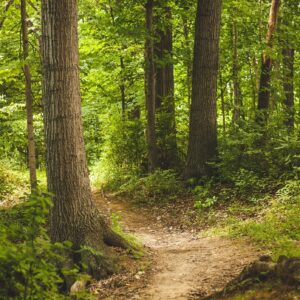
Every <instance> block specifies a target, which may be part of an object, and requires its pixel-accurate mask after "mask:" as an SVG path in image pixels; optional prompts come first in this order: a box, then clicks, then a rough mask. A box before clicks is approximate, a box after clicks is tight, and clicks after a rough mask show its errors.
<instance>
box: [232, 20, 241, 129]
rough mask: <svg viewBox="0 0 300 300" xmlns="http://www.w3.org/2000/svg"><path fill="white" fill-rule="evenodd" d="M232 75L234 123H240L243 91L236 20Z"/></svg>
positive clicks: (233, 32)
mask: <svg viewBox="0 0 300 300" xmlns="http://www.w3.org/2000/svg"><path fill="white" fill-rule="evenodd" d="M232 46H233V47H232V75H233V103H234V109H233V123H236V124H237V123H238V122H239V120H240V117H241V106H242V93H241V87H240V79H239V57H238V33H237V28H236V22H235V21H233V23H232Z"/></svg>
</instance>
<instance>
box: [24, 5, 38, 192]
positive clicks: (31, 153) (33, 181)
mask: <svg viewBox="0 0 300 300" xmlns="http://www.w3.org/2000/svg"><path fill="white" fill-rule="evenodd" d="M26 11H27V10H26V0H21V27H22V46H23V59H24V65H23V72H24V77H25V97H26V116H27V141H28V145H27V148H28V168H29V174H30V186H31V190H34V189H36V187H37V178H36V152H35V142H34V128H33V109H32V106H33V97H32V88H31V72H30V67H29V65H28V63H27V62H26V60H27V58H28V56H29V40H28V26H27V20H26V18H27V17H26V16H27V12H26Z"/></svg>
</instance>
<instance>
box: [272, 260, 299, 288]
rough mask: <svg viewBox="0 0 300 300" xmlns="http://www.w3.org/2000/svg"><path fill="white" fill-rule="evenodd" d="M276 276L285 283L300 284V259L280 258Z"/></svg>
mask: <svg viewBox="0 0 300 300" xmlns="http://www.w3.org/2000/svg"><path fill="white" fill-rule="evenodd" d="M275 271H276V275H277V276H278V277H279V278H280V279H281V280H282V281H283V282H285V283H287V284H291V285H299V284H300V257H291V258H288V257H286V256H280V257H279V259H278V262H277V265H276V269H275Z"/></svg>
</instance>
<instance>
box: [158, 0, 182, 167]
mask: <svg viewBox="0 0 300 300" xmlns="http://www.w3.org/2000/svg"><path fill="white" fill-rule="evenodd" d="M166 2H167V1H164V0H160V1H155V2H154V3H155V4H156V7H155V8H156V10H155V12H156V13H155V17H154V20H155V24H154V27H155V29H154V40H155V43H154V60H155V80H156V84H155V87H156V89H155V90H156V93H155V99H156V101H155V105H156V116H157V125H156V128H157V145H158V158H159V165H160V167H161V168H163V169H168V168H174V167H176V165H177V163H178V155H177V142H176V124H175V123H176V122H175V99H174V66H173V53H172V51H173V32H172V11H171V7H170V6H169V5H168V3H166Z"/></svg>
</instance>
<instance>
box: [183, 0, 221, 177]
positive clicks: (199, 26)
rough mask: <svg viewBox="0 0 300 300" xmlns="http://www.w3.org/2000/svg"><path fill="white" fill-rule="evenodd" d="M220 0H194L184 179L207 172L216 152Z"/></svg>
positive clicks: (204, 174) (200, 175)
mask: <svg viewBox="0 0 300 300" xmlns="http://www.w3.org/2000/svg"><path fill="white" fill-rule="evenodd" d="M220 21H221V0H212V1H206V0H198V7H197V16H196V29H195V30H196V32H195V45H194V63H193V79H192V103H191V112H190V130H189V145H188V153H187V166H186V169H185V177H186V178H193V177H195V178H201V177H203V176H207V175H210V174H211V167H210V166H209V165H208V164H207V163H208V162H210V161H212V160H214V159H215V158H216V155H217V111H216V110H217V108H216V97H217V78H218V58H219V32H220Z"/></svg>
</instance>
